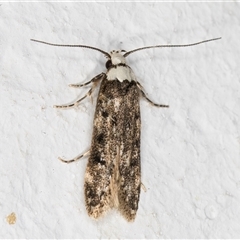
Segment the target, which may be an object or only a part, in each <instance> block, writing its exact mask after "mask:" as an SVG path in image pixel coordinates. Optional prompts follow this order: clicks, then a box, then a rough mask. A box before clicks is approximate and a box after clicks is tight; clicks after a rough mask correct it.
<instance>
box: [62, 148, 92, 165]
mask: <svg viewBox="0 0 240 240" xmlns="http://www.w3.org/2000/svg"><path fill="white" fill-rule="evenodd" d="M89 153H90V150H88V151H87V152H85V153H84V154H80V155H77V156H76V157H75V158H73V159H69V160H65V159H62V158H60V157H59V158H58V159H59V160H60V161H62V162H64V163H72V162H75V161H78V160H79V159H81V158H83V157H85V156H86V155H88V154H89Z"/></svg>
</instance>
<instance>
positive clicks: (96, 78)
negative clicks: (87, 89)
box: [68, 73, 106, 88]
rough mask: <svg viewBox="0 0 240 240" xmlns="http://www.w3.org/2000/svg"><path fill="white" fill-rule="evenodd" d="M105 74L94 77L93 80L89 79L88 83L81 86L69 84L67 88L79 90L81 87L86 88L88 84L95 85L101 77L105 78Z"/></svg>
mask: <svg viewBox="0 0 240 240" xmlns="http://www.w3.org/2000/svg"><path fill="white" fill-rule="evenodd" d="M105 75H106V74H105V73H100V74H98V75H97V76H95V77H94V78H93V79H91V80H90V81H89V82H86V83H83V84H69V85H68V86H69V87H74V88H80V87H83V86H87V85H88V84H90V83H95V82H97V81H99V80H100V79H101V78H102V77H103V76H105Z"/></svg>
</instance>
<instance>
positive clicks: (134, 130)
mask: <svg viewBox="0 0 240 240" xmlns="http://www.w3.org/2000/svg"><path fill="white" fill-rule="evenodd" d="M140 131H141V119H140V106H139V89H138V87H137V85H136V82H134V81H127V80H125V81H123V82H120V81H118V80H113V81H109V80H107V79H106V78H104V79H103V80H102V83H101V86H100V90H99V95H98V100H97V106H96V112H95V118H94V123H93V136H92V144H91V150H90V157H89V161H88V164H87V169H86V174H85V201H86V208H87V211H88V214H89V215H90V216H92V217H94V218H98V217H99V216H101V215H102V214H103V213H104V212H106V211H107V210H108V209H109V208H112V207H115V208H117V209H118V210H119V211H120V212H121V214H122V215H123V216H124V217H125V218H126V219H127V220H128V221H132V220H134V218H135V216H136V212H137V209H138V201H139V194H140V185H141V172H140V170H141V169H140Z"/></svg>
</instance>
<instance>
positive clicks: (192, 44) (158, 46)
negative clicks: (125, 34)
mask: <svg viewBox="0 0 240 240" xmlns="http://www.w3.org/2000/svg"><path fill="white" fill-rule="evenodd" d="M219 39H221V37H219V38H212V39H209V40H205V41H201V42H197V43H190V44H183V45H156V46H149V47H142V48H137V49H134V50H132V51H129V52H126V53H125V54H124V55H123V56H124V57H127V56H128V55H129V54H131V53H134V52H136V51H140V50H144V49H148V48H160V47H162V48H164V47H165V48H166V47H190V46H194V45H198V44H202V43H206V42H211V41H215V40H219Z"/></svg>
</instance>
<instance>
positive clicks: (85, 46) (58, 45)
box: [30, 39, 111, 59]
mask: <svg viewBox="0 0 240 240" xmlns="http://www.w3.org/2000/svg"><path fill="white" fill-rule="evenodd" d="M30 40H31V41H33V42H38V43H43V44H46V45H50V46H55V47H81V48H89V49H93V50H96V51H98V52H101V53H103V54H104V55H105V56H106V57H107V58H109V59H110V58H111V56H110V54H109V53H107V52H105V51H103V50H101V49H99V48H96V47H91V46H87V45H71V44H56V43H48V42H44V41H40V40H36V39H30Z"/></svg>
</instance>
